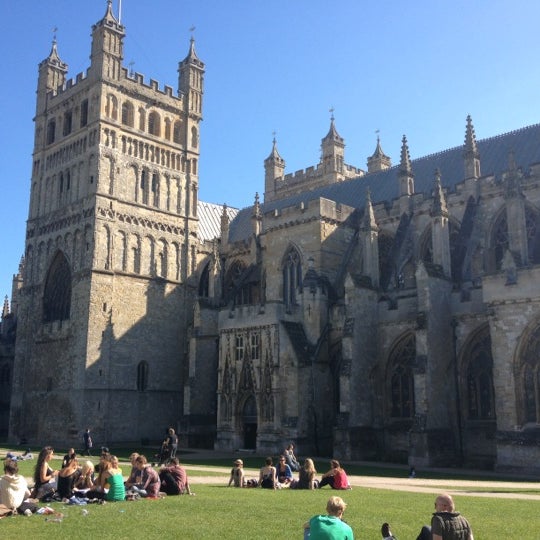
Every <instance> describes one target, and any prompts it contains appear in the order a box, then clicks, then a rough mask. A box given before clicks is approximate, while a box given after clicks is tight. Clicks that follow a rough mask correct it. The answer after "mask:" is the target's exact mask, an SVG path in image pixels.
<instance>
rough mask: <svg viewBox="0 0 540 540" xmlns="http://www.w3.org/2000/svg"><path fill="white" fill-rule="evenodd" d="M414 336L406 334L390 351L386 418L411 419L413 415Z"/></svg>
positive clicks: (387, 372) (387, 373)
mask: <svg viewBox="0 0 540 540" xmlns="http://www.w3.org/2000/svg"><path fill="white" fill-rule="evenodd" d="M415 360H416V336H415V335H414V333H413V332H407V333H405V334H404V335H402V336H400V337H399V338H398V339H397V340H396V341H395V342H394V345H393V346H392V348H391V349H390V354H389V357H388V363H387V368H386V396H387V399H386V406H387V416H388V417H389V418H392V419H398V418H403V419H411V420H412V419H413V418H414V414H415V395H414V374H413V367H414V364H415Z"/></svg>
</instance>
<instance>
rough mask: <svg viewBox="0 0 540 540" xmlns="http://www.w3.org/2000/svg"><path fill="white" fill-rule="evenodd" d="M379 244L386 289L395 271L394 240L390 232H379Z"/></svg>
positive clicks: (382, 277) (380, 263) (382, 279)
mask: <svg viewBox="0 0 540 540" xmlns="http://www.w3.org/2000/svg"><path fill="white" fill-rule="evenodd" d="M378 244H379V274H380V276H381V285H382V286H383V288H384V289H386V287H387V286H388V283H389V281H390V278H391V275H392V271H393V262H392V246H393V244H394V240H393V238H392V237H391V236H390V235H389V234H387V233H384V232H381V234H379V238H378Z"/></svg>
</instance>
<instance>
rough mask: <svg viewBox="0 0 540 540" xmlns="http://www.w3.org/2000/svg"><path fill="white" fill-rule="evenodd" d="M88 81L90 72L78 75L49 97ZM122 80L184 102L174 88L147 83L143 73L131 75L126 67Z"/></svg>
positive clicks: (153, 82)
mask: <svg viewBox="0 0 540 540" xmlns="http://www.w3.org/2000/svg"><path fill="white" fill-rule="evenodd" d="M87 79H88V70H87V71H84V72H81V73H78V74H77V76H76V77H75V78H70V79H67V80H66V81H65V83H64V84H63V85H62V86H58V87H57V88H56V89H54V90H52V91H50V92H48V95H49V97H59V96H61V95H62V94H64V93H65V92H67V91H69V90H71V89H72V88H75V87H76V86H77V85H78V84H80V83H82V82H83V81H86V80H87ZM122 79H125V80H126V81H130V82H132V83H134V84H136V85H139V86H140V87H141V88H142V89H143V90H145V91H147V90H150V91H151V92H155V93H157V94H161V95H162V96H165V97H168V98H171V99H175V100H179V101H181V100H182V96H177V95H175V94H174V89H173V88H172V86H169V85H167V84H166V85H164V86H163V89H161V88H159V82H158V81H156V80H155V79H150V81H149V83H146V82H145V80H144V75H143V74H142V73H138V72H134V73H130V72H129V70H128V69H127V68H125V67H123V68H122Z"/></svg>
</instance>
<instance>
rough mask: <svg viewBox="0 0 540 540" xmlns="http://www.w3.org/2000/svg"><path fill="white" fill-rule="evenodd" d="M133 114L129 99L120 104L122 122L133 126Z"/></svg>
mask: <svg viewBox="0 0 540 540" xmlns="http://www.w3.org/2000/svg"><path fill="white" fill-rule="evenodd" d="M133 116H134V109H133V104H132V103H131V102H130V101H126V102H125V103H123V104H122V124H124V125H125V126H129V127H133Z"/></svg>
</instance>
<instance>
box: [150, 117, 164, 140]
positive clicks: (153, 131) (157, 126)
mask: <svg viewBox="0 0 540 540" xmlns="http://www.w3.org/2000/svg"><path fill="white" fill-rule="evenodd" d="M148 133H150V135H155V136H156V137H160V136H161V117H160V116H159V113H158V112H157V111H152V112H151V113H150V114H149V115H148Z"/></svg>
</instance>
